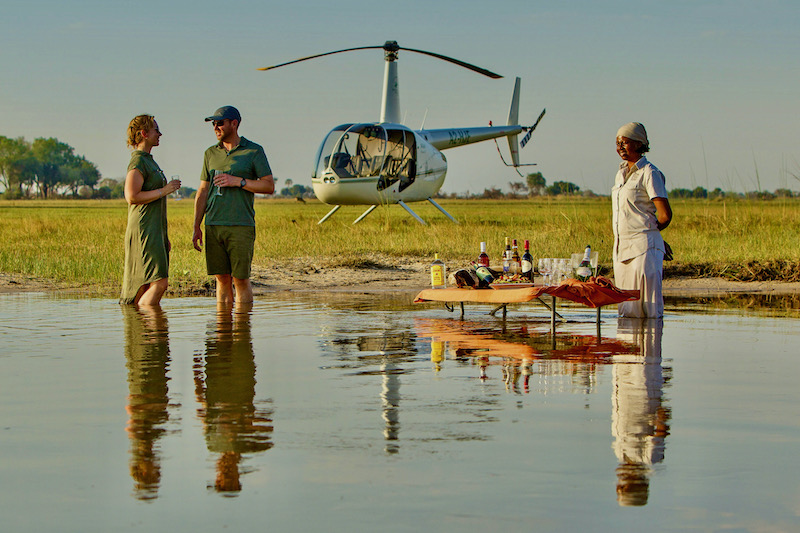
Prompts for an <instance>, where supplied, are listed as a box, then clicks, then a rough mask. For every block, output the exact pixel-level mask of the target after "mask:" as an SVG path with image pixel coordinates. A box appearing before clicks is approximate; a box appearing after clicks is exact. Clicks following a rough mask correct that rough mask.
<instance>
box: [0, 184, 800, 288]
mask: <svg viewBox="0 0 800 533" xmlns="http://www.w3.org/2000/svg"><path fill="white" fill-rule="evenodd" d="M441 204H442V205H443V207H444V208H445V209H447V211H448V212H450V213H451V214H452V215H453V216H454V217H455V218H456V219H457V220H458V221H459V222H460V224H459V225H454V224H452V223H451V222H450V221H449V220H447V219H446V218H445V217H444V216H443V215H442V214H441V213H439V211H437V210H436V209H435V208H434V207H432V206H430V205H428V204H412V208H413V209H414V210H415V211H416V212H417V213H418V214H419V215H420V216H421V217H422V218H424V219H425V220H426V221H428V222H429V225H428V226H421V225H420V224H419V223H417V222H416V221H415V220H413V219H412V218H411V217H410V216H409V215H408V214H407V213H406V212H405V211H404V210H403V209H402V208H401V207H399V206H391V207H390V208H388V209H387V208H379V209H377V210H376V211H375V212H373V213H372V214H371V215H369V216H368V217H367V218H366V219H365V220H363V221H362V222H361V223H359V224H358V225H355V226H353V225H352V221H353V220H354V219H355V218H356V217H357V216H358V215H360V214H361V213H362V212H363V210H364V209H363V207H360V206H357V207H350V206H345V207H342V208H341V209H340V210H339V212H337V213H336V214H335V215H334V216H333V217H332V218H331V219H330V220H329V221H328V222H326V223H325V224H323V225H322V226H318V225H317V221H318V220H319V219H320V218H321V217H322V216H323V215H324V214H325V213H326V212H327V211H328V210H329V209H330V207H329V206H326V205H324V204H320V203H318V202H307V203H300V202H295V201H284V200H259V201H257V207H256V211H257V227H258V238H257V243H256V258H255V261H254V263H255V266H256V268H258V267H268V266H271V265H274V264H276V263H280V262H281V261H286V260H290V259H295V258H307V259H308V260H309V261H313V262H314V263H315V264H317V265H320V266H323V267H324V266H331V265H358V264H363V263H364V262H365V261H368V260H374V258H375V257H379V258H382V259H381V260H385V261H386V262H390V261H391V258H393V257H418V258H420V259H424V260H428V259H431V258H432V257H433V254H434V253H439V255H440V257H442V258H443V259H444V260H445V261H446V262H448V263H450V264H452V265H454V266H461V265H463V264H466V262H467V261H468V260H470V259H472V258H474V257H475V256H476V255H477V252H478V243H479V242H480V241H486V242H487V243H488V246H489V253H490V255H493V257H495V258H496V257H498V256H499V253H500V251H501V248H502V243H503V240H504V238H505V237H506V236H509V237H512V238H517V239H520V246H521V245H522V242H521V241H522V240H523V239H529V240H530V242H531V252H532V253H533V255H534V257H540V256H546V257H568V256H569V254H570V253H572V252H578V251H582V250H583V248H584V246H585V245H586V244H587V243H589V244H591V245H592V247H593V248H594V249H595V250H597V251H599V252H600V258H601V259H600V261H601V263H603V264H604V265H609V264H610V257H611V244H612V236H611V206H610V200H609V199H608V198H591V199H566V198H555V199H553V198H543V199H534V200H498V201H492V200H443V201H441ZM192 208H193V206H192V202H191V201H190V200H182V201H171V202H170V204H169V221H170V237H171V240H172V244H173V253H172V265H171V276H170V277H171V282H172V284H173V285H176V284H177V285H179V286H193V285H197V284H202V283H204V282H205V281H207V276H206V275H205V270H204V261H203V256H202V254H200V253H198V252H196V251H195V250H194V249H193V248H192V244H191V233H192V230H191V227H192ZM673 209H674V212H675V218H674V221H673V223H672V225H671V226H670V227H669V228H668V229H667V230H666V231H665V232H664V236H665V238H666V240H667V241H669V243H670V244H671V245H672V248H673V249H674V251H675V261H673V262H672V263H667V267H666V275H667V276H670V275H689V276H696V277H710V276H718V275H721V276H724V277H728V278H732V279H739V280H743V281H745V280H781V281H798V280H800V245H798V237H800V201H799V200H797V199H777V200H774V201H755V200H736V201H708V200H674V201H673ZM126 218H127V208H126V205H125V203H124V202H123V201H120V200H97V201H69V200H64V201H59V200H55V201H3V202H0V272H6V273H20V274H27V275H31V276H35V277H39V278H45V279H52V280H56V281H68V282H71V283H76V284H94V285H109V286H113V285H118V284H119V283H120V281H121V276H122V262H123V254H124V251H123V244H122V242H123V236H124V233H125V225H126Z"/></svg>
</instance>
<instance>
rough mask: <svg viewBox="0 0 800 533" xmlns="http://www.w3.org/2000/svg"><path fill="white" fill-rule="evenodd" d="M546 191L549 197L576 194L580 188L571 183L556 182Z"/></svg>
mask: <svg viewBox="0 0 800 533" xmlns="http://www.w3.org/2000/svg"><path fill="white" fill-rule="evenodd" d="M546 190H547V194H549V195H550V196H558V195H560V194H576V193H578V191H580V190H581V188H580V187H578V186H577V185H575V184H574V183H572V182H571V181H556V182H554V183H553V184H552V185H551V186H549V187H547V189H546Z"/></svg>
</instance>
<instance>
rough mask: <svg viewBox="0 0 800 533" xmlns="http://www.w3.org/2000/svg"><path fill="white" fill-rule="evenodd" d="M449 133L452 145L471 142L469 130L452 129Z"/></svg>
mask: <svg viewBox="0 0 800 533" xmlns="http://www.w3.org/2000/svg"><path fill="white" fill-rule="evenodd" d="M447 133H448V135H450V146H460V145H462V144H469V142H470V140H469V138H470V136H469V130H450V131H448V132H447Z"/></svg>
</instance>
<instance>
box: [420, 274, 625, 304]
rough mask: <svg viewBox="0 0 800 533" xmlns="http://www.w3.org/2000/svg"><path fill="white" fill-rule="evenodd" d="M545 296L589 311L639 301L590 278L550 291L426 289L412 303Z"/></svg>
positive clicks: (523, 299)
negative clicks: (560, 299) (569, 302)
mask: <svg viewBox="0 0 800 533" xmlns="http://www.w3.org/2000/svg"><path fill="white" fill-rule="evenodd" d="M544 294H550V295H552V296H555V297H557V298H563V299H565V300H570V301H573V302H577V303H580V304H583V305H586V306H588V307H602V306H604V305H611V304H618V303H620V302H625V301H628V300H638V299H639V291H638V290H623V289H618V288H617V287H615V286H614V284H613V283H611V281H610V280H609V279H607V278H604V277H602V276H598V277H592V278H591V279H590V280H589V281H587V282H584V281H578V280H577V279H568V280H566V281H565V282H563V283H561V284H560V285H553V286H549V287H520V288H518V289H426V290H424V291H421V292H420V293H419V294H418V295H417V297H416V298H415V299H414V303H420V302H426V301H436V302H478V303H495V304H505V303H519V302H529V301H531V300H534V299H536V298H539V297H540V296H542V295H544Z"/></svg>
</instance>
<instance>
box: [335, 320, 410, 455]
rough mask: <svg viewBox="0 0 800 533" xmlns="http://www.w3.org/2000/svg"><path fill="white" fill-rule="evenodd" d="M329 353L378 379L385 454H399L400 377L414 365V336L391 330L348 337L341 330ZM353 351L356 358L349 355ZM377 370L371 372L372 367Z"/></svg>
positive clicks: (345, 364) (361, 372)
mask: <svg viewBox="0 0 800 533" xmlns="http://www.w3.org/2000/svg"><path fill="white" fill-rule="evenodd" d="M327 345H328V348H329V350H331V351H332V352H333V353H334V354H335V356H336V357H337V358H338V359H339V360H340V361H341V362H342V364H343V366H345V367H349V368H356V369H358V370H357V373H358V375H362V376H372V375H380V376H381V392H380V400H381V418H382V419H383V438H384V441H385V445H384V451H385V452H386V453H389V454H395V453H398V452H399V451H400V400H401V399H402V396H401V394H400V385H401V381H400V376H401V375H403V374H404V373H405V372H406V366H413V362H414V359H415V358H416V355H417V349H416V336H415V335H413V334H412V333H410V332H408V331H395V330H390V331H386V332H385V333H378V334H371V335H359V336H356V337H351V336H349V335H347V334H346V333H345V332H343V331H340V332H339V333H337V334H336V336H335V338H334V339H333V340H331V341H329V342H328V343H327ZM353 348H355V352H356V353H357V355H356V356H355V359H354V358H353V357H352V355H351V353H352V352H353ZM375 364H378V365H379V368H378V369H377V370H374V369H373V368H372V367H373V365H375Z"/></svg>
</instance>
